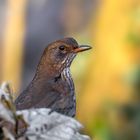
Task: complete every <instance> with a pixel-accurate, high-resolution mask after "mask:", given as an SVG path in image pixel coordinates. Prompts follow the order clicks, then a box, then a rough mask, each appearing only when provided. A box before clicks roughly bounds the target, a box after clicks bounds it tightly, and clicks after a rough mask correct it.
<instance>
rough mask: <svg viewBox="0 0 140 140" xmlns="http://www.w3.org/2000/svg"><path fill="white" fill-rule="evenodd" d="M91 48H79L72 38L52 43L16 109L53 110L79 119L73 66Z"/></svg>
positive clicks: (17, 102)
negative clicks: (71, 70)
mask: <svg viewBox="0 0 140 140" xmlns="http://www.w3.org/2000/svg"><path fill="white" fill-rule="evenodd" d="M91 48H92V47H90V46H88V45H79V44H78V43H77V41H76V40H75V39H74V38H72V37H67V38H63V39H60V40H56V41H54V42H52V43H50V44H49V45H48V46H47V47H46V48H45V50H44V52H43V54H42V56H41V59H40V61H39V64H38V65H37V68H36V72H35V76H34V77H33V80H32V81H31V82H30V84H29V85H28V86H27V88H26V89H25V90H24V91H23V92H21V94H20V95H19V96H18V97H17V98H16V100H15V102H14V104H15V107H16V109H17V110H24V109H31V108H50V109H51V110H52V111H56V112H58V113H61V114H63V115H66V116H70V117H75V114H76V97H75V86H74V82H73V79H72V76H71V72H70V66H71V63H72V61H73V60H74V58H75V57H76V55H77V54H78V53H79V52H83V51H86V50H89V49H91Z"/></svg>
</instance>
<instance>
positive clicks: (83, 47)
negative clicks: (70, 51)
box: [74, 45, 92, 53]
mask: <svg viewBox="0 0 140 140" xmlns="http://www.w3.org/2000/svg"><path fill="white" fill-rule="evenodd" d="M91 48H92V47H90V46H88V45H80V46H79V47H77V48H75V49H74V52H75V53H79V52H83V51H87V50H90V49H91Z"/></svg>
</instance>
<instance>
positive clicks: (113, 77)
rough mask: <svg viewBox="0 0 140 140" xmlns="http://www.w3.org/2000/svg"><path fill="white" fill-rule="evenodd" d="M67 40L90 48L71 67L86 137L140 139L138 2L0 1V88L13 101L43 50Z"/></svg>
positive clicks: (124, 139) (107, 139)
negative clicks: (6, 86) (5, 85)
mask: <svg viewBox="0 0 140 140" xmlns="http://www.w3.org/2000/svg"><path fill="white" fill-rule="evenodd" d="M67 36H68V37H74V38H75V39H76V40H77V41H78V42H79V43H80V44H88V45H91V46H93V49H92V50H91V51H87V52H85V53H81V54H80V55H78V56H77V58H76V59H75V61H74V63H73V64H72V67H71V70H72V75H73V78H74V81H75V86H76V93H77V119H78V120H79V121H80V122H81V123H82V124H83V125H84V127H85V129H84V133H86V134H88V135H90V136H91V138H92V139H94V140H140V132H139V130H140V1H139V0H123V1H122V0H29V1H27V0H0V83H1V82H2V81H9V82H10V83H11V85H12V88H13V91H14V96H15V97H16V96H17V95H18V94H19V93H20V92H21V91H22V90H23V89H25V88H26V86H27V85H28V84H29V82H30V81H31V80H32V78H33V75H34V73H35V69H36V65H37V63H38V61H39V58H40V56H41V54H42V51H43V49H44V48H45V47H46V45H47V44H48V43H50V42H52V41H54V40H56V39H60V38H63V37H67Z"/></svg>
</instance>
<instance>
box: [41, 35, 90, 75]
mask: <svg viewBox="0 0 140 140" xmlns="http://www.w3.org/2000/svg"><path fill="white" fill-rule="evenodd" d="M89 49H91V47H90V46H88V45H78V43H77V41H76V40H75V39H73V38H64V39H61V40H57V41H55V42H53V43H51V44H49V45H48V46H47V47H46V49H45V51H44V53H43V55H42V57H41V61H40V63H39V68H41V69H42V68H43V69H44V68H45V69H49V70H50V71H51V72H53V71H57V72H61V71H62V70H63V69H64V68H66V67H70V65H71V63H72V61H73V59H74V58H75V56H76V55H77V54H78V53H79V52H82V51H86V50H89ZM44 65H46V67H44Z"/></svg>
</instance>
